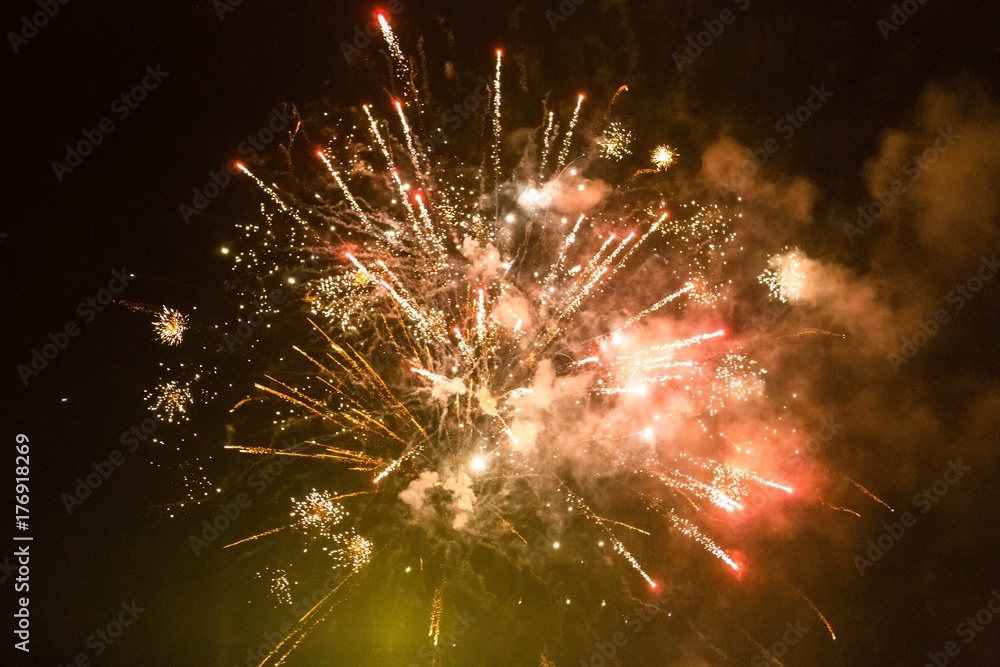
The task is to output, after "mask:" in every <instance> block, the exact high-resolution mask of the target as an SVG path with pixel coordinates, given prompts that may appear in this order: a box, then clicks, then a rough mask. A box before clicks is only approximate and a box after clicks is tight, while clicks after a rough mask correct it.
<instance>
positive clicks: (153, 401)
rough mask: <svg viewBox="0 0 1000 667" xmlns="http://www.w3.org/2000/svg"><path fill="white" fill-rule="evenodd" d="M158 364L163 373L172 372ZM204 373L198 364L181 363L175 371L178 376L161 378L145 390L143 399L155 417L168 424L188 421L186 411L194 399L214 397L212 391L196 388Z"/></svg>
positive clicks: (188, 416) (188, 417) (168, 373)
mask: <svg viewBox="0 0 1000 667" xmlns="http://www.w3.org/2000/svg"><path fill="white" fill-rule="evenodd" d="M160 366H161V367H162V368H163V373H164V375H170V374H172V373H174V371H173V370H171V369H170V368H167V367H166V366H164V365H163V364H160ZM204 373H205V370H204V369H203V367H202V366H200V365H198V364H195V365H193V366H192V365H190V364H181V365H180V370H179V371H177V375H179V377H175V378H172V379H169V380H163V381H162V382H160V384H158V385H157V386H156V387H155V388H154V389H151V390H147V391H146V393H145V399H146V405H147V406H148V408H149V410H150V411H151V412H152V413H153V414H154V415H156V418H157V419H159V420H160V421H165V422H167V423H168V424H173V423H177V422H186V421H188V419H190V415H189V414H188V411H189V409H190V407H191V406H192V405H193V404H194V402H195V401H196V400H199V399H205V398H208V399H212V398H214V397H215V393H214V392H212V391H205V390H204V389H197V388H196V387H197V386H198V384H199V382H200V381H201V379H202V377H203V375H204Z"/></svg>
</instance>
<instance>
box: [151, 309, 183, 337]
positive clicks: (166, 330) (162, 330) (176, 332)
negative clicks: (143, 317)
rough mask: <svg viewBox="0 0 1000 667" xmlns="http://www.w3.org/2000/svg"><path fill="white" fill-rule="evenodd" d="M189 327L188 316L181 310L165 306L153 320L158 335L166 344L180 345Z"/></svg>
mask: <svg viewBox="0 0 1000 667" xmlns="http://www.w3.org/2000/svg"><path fill="white" fill-rule="evenodd" d="M187 329H188V316H187V315H185V314H184V313H182V312H180V311H179V310H174V309H173V308H168V307H167V306H164V307H163V310H162V311H160V312H159V313H158V314H157V315H156V319H154V320H153V330H154V331H155V332H156V337H157V339H159V341H160V342H161V343H163V344H164V345H180V344H181V341H183V340H184V332H185V331H187Z"/></svg>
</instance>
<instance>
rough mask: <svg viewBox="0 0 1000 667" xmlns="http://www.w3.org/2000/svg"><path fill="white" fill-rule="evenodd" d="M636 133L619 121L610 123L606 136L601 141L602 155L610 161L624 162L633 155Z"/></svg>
mask: <svg viewBox="0 0 1000 667" xmlns="http://www.w3.org/2000/svg"><path fill="white" fill-rule="evenodd" d="M634 139H635V133H634V132H633V131H632V130H630V129H628V128H627V127H625V125H623V124H622V123H620V122H618V121H612V122H610V123H608V127H607V128H606V129H605V130H604V136H602V137H601V138H600V140H599V143H600V146H601V155H603V156H604V157H606V158H608V159H609V160H616V161H618V160H622V159H624V158H625V157H627V156H629V155H631V154H632V141H633V140H634Z"/></svg>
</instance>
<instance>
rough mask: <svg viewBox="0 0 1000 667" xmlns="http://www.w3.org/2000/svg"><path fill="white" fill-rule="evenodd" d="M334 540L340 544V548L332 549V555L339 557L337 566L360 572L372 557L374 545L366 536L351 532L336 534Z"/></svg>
mask: <svg viewBox="0 0 1000 667" xmlns="http://www.w3.org/2000/svg"><path fill="white" fill-rule="evenodd" d="M333 541H334V542H335V543H336V544H337V545H338V548H337V549H334V550H331V552H330V555H331V556H333V557H334V558H336V559H337V561H338V562H337V565H336V567H344V568H347V569H349V570H350V571H351V572H359V571H360V570H361V568H363V567H364V566H365V565H367V564H368V562H369V561H371V559H372V546H373V545H372V542H371V540H369V539H367V538H365V537H361V536H360V535H357V534H354V533H350V534H347V535H343V536H341V535H337V536H334V538H333Z"/></svg>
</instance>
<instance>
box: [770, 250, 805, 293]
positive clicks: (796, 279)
mask: <svg viewBox="0 0 1000 667" xmlns="http://www.w3.org/2000/svg"><path fill="white" fill-rule="evenodd" d="M768 264H769V265H770V266H769V268H767V269H765V270H764V272H763V273H761V274H760V276H759V280H760V282H761V283H762V284H764V285H767V287H768V289H769V290H770V291H771V299H776V300H778V301H781V302H782V303H789V302H791V301H796V300H798V299H799V297H800V296H801V295H802V287H803V286H804V285H805V274H804V273H803V271H802V260H801V258H800V257H799V255H798V253H796V252H794V251H791V252H786V253H785V254H783V255H773V256H772V257H771V258H770V259H769V260H768Z"/></svg>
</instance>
